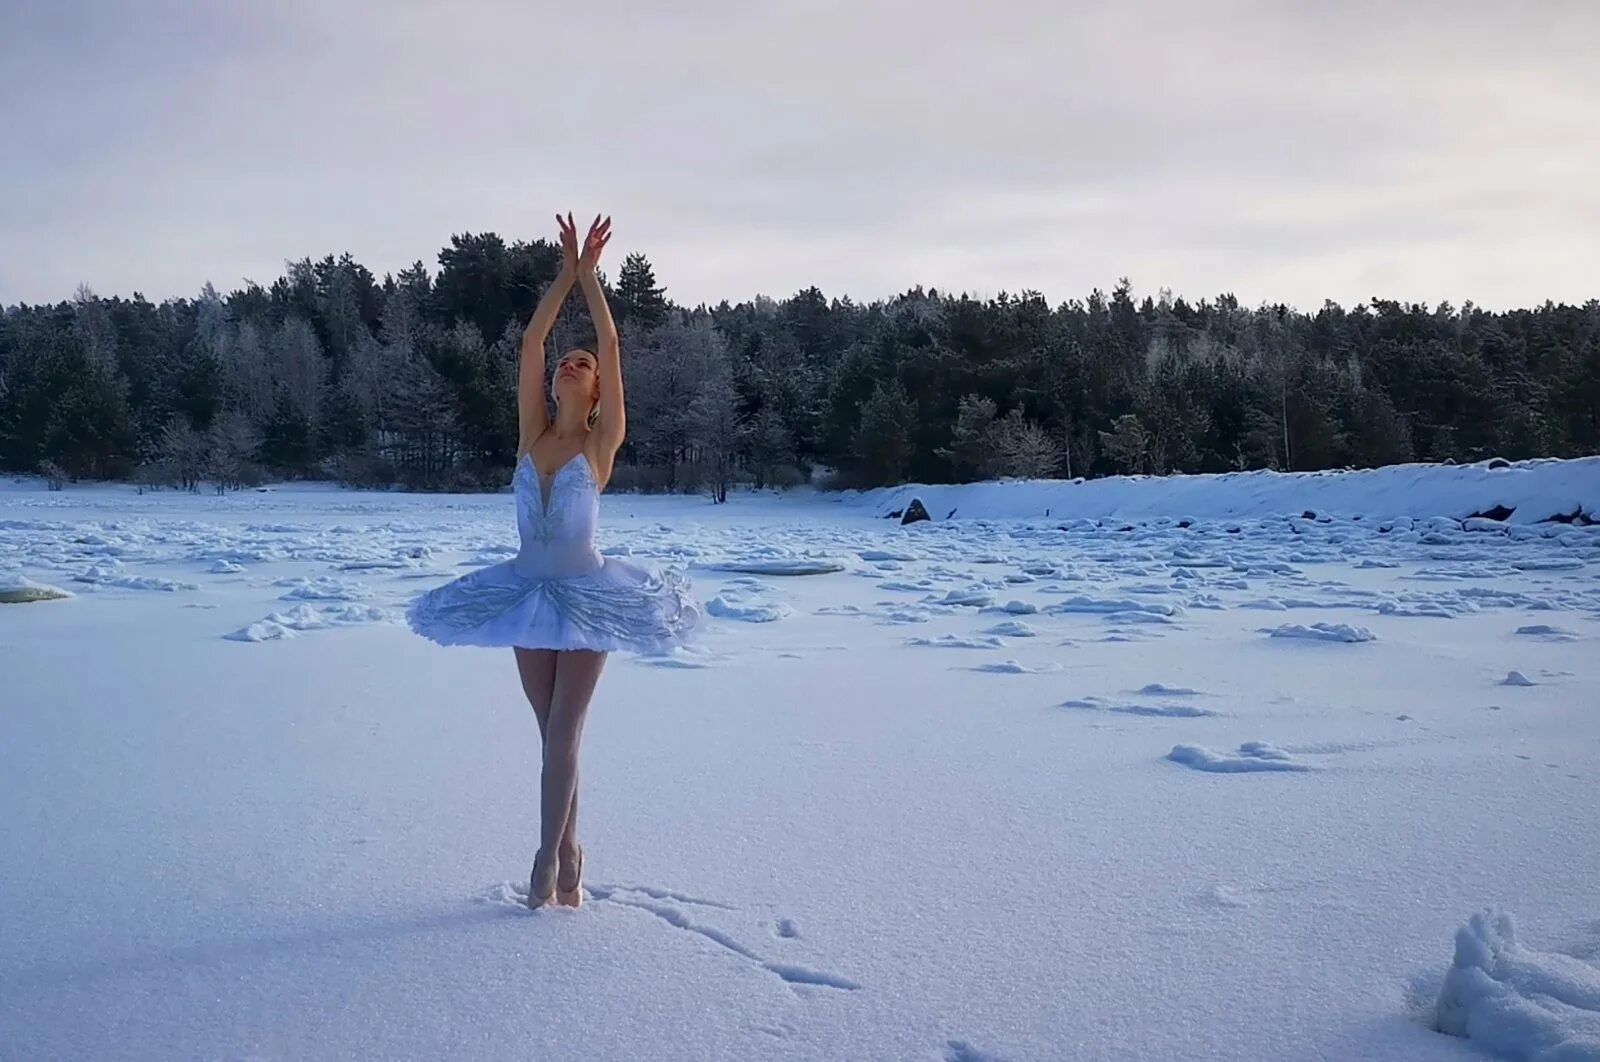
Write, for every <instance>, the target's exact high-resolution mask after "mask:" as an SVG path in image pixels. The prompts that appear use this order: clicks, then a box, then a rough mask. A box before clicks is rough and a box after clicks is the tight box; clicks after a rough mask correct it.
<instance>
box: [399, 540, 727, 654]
mask: <svg viewBox="0 0 1600 1062" xmlns="http://www.w3.org/2000/svg"><path fill="white" fill-rule="evenodd" d="M514 563H515V562H514V561H510V560H505V561H501V562H500V563H498V564H491V565H489V566H488V567H486V568H479V569H478V570H477V571H474V572H469V573H467V574H466V575H463V576H462V577H461V578H459V579H456V580H454V581H452V582H448V583H445V584H444V585H443V586H440V587H436V588H434V589H432V590H429V591H428V592H427V593H425V594H422V595H420V596H419V597H417V598H416V600H414V601H412V602H411V605H410V606H409V607H408V608H407V609H406V622H407V623H408V624H410V626H411V629H412V630H413V631H415V632H416V633H418V634H420V635H422V636H423V637H424V638H427V639H429V640H430V641H434V642H438V643H439V644H440V645H482V646H519V647H521V648H523V649H590V650H596V651H600V652H610V651H613V650H617V649H630V650H633V651H636V652H662V651H665V650H667V649H671V648H673V647H675V646H678V645H682V644H684V642H685V641H687V640H688V637H689V635H690V633H691V632H692V631H693V630H694V628H695V627H696V626H697V625H698V623H699V622H700V608H699V606H698V605H697V604H696V603H695V601H694V598H693V597H692V596H690V593H689V583H688V580H686V579H685V578H684V577H683V575H682V574H680V573H679V572H676V571H671V570H668V571H664V572H663V571H658V570H656V569H654V568H646V567H642V566H640V565H637V564H633V563H631V562H629V561H624V560H618V559H617V558H615V557H607V558H605V563H604V564H602V565H601V567H600V568H598V569H597V570H595V571H593V572H589V573H586V574H583V575H574V576H570V577H566V578H555V579H549V578H547V579H541V578H533V577H530V576H526V575H522V574H519V573H518V572H517V571H515V570H514V569H513V564H514Z"/></svg>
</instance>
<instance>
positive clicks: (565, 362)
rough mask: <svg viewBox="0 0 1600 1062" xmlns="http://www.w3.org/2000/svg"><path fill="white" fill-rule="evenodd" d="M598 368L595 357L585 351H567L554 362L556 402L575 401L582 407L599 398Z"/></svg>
mask: <svg viewBox="0 0 1600 1062" xmlns="http://www.w3.org/2000/svg"><path fill="white" fill-rule="evenodd" d="M598 368H599V366H598V365H597V364H596V363H595V356H594V355H593V354H591V353H589V352H588V351H587V350H569V351H567V352H566V353H565V354H563V355H561V360H560V361H558V362H556V379H555V392H556V400H557V401H561V400H562V399H563V398H572V399H575V400H576V401H577V402H579V403H580V404H582V405H592V404H593V403H594V402H596V401H598V400H599V398H600V377H599V374H598V372H597V370H598Z"/></svg>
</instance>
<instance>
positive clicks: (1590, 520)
mask: <svg viewBox="0 0 1600 1062" xmlns="http://www.w3.org/2000/svg"><path fill="white" fill-rule="evenodd" d="M1543 522H1544V523H1547V524H1571V525H1573V526H1574V527H1588V526H1589V525H1591V524H1594V523H1596V522H1600V521H1596V520H1595V519H1594V517H1592V516H1590V515H1589V514H1588V513H1586V512H1584V511H1583V507H1582V506H1579V507H1578V508H1576V509H1574V510H1572V512H1570V513H1556V514H1555V515H1554V516H1552V517H1550V519H1548V520H1545V521H1543Z"/></svg>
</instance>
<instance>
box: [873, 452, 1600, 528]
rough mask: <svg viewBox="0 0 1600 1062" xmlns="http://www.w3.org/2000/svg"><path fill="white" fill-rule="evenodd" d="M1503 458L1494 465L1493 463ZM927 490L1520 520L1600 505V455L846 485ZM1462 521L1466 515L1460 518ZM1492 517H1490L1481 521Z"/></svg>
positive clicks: (978, 500)
mask: <svg viewBox="0 0 1600 1062" xmlns="http://www.w3.org/2000/svg"><path fill="white" fill-rule="evenodd" d="M1492 466H1493V467H1492ZM913 496H915V497H919V498H921V499H922V500H923V501H924V502H925V503H926V504H927V507H928V511H929V512H930V513H949V512H951V511H952V510H954V511H955V512H958V513H959V514H960V516H961V518H962V519H964V520H971V519H994V518H1013V519H1028V520H1037V519H1045V518H1059V519H1061V520H1062V521H1063V522H1067V521H1070V520H1084V519H1090V520H1094V519H1117V520H1138V519H1155V518H1173V517H1179V516H1181V517H1184V518H1185V519H1187V520H1188V521H1189V522H1190V523H1193V522H1194V521H1196V520H1218V519H1230V518H1232V519H1237V518H1249V517H1268V516H1283V515H1286V514H1291V513H1292V514H1294V515H1296V516H1298V515H1299V514H1300V513H1302V512H1304V511H1306V510H1313V511H1315V512H1316V513H1317V514H1318V515H1319V517H1326V516H1329V515H1332V516H1354V515H1358V514H1364V515H1370V516H1383V517H1405V516H1411V517H1430V516H1448V517H1451V518H1453V519H1454V520H1457V521H1461V520H1466V519H1469V518H1471V517H1473V516H1474V515H1475V514H1478V513H1487V512H1499V511H1506V512H1508V513H1509V515H1508V517H1507V522H1509V523H1511V524H1527V523H1535V522H1538V521H1541V520H1549V519H1551V518H1553V517H1561V516H1570V515H1572V514H1573V513H1574V512H1583V513H1585V514H1594V513H1600V457H1581V458H1575V459H1572V460H1548V459H1543V460H1533V461H1517V462H1511V463H1507V464H1504V465H1503V466H1500V465H1497V464H1496V463H1494V462H1488V461H1484V462H1479V463H1477V464H1471V465H1430V464H1411V465H1391V466H1389V467H1387V468H1371V469H1362V470H1360V471H1354V472H1266V471H1262V472H1228V473H1223V474H1220V475H1217V474H1212V475H1199V476H1112V477H1108V478H1105V479H1093V480H1060V479H1043V480H1039V479H1033V480H1023V479H1016V480H1002V481H998V482H987V483H955V484H933V485H929V484H920V483H919V484H907V485H905V486H900V487H883V488H878V489H875V490H867V491H849V492H846V493H845V495H844V497H843V501H844V503H845V504H847V505H855V506H859V507H861V508H864V509H868V510H870V511H872V512H874V513H876V514H877V515H880V516H883V515H887V514H888V513H889V512H891V511H893V510H896V509H902V508H904V507H905V505H906V504H907V503H908V502H909V501H910V500H911V498H912V497H913ZM1456 526H1457V527H1458V528H1459V526H1460V525H1459V524H1457V525H1456ZM1475 526H1487V525H1475Z"/></svg>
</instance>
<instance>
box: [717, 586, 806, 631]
mask: <svg viewBox="0 0 1600 1062" xmlns="http://www.w3.org/2000/svg"><path fill="white" fill-rule="evenodd" d="M706 611H707V612H709V613H710V614H711V615H713V616H716V617H717V618H718V619H730V620H743V621H744V622H745V623H772V622H775V621H777V620H781V619H783V618H784V617H785V616H788V615H789V614H790V613H791V612H793V611H794V610H793V609H791V608H790V607H789V606H788V605H785V604H784V603H783V602H781V601H752V600H750V599H749V598H748V597H746V596H745V595H743V594H739V593H736V592H733V591H729V592H727V593H724V594H718V595H717V596H716V597H714V598H712V599H711V600H710V601H707V602H706Z"/></svg>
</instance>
